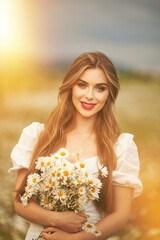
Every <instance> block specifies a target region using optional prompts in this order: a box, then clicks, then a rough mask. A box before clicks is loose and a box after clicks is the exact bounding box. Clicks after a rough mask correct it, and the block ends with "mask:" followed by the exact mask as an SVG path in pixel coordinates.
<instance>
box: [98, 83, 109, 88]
mask: <svg viewBox="0 0 160 240" xmlns="http://www.w3.org/2000/svg"><path fill="white" fill-rule="evenodd" d="M96 85H97V86H100V85H105V86H107V87H108V84H107V83H97V84H96Z"/></svg>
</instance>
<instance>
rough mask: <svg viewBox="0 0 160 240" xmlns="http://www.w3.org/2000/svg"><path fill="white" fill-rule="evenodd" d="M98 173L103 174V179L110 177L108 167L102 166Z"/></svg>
mask: <svg viewBox="0 0 160 240" xmlns="http://www.w3.org/2000/svg"><path fill="white" fill-rule="evenodd" d="M98 171H99V173H100V174H101V176H102V177H107V176H108V170H107V167H106V166H105V167H103V166H101V167H100V168H99V170H98Z"/></svg>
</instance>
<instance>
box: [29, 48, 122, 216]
mask: <svg viewBox="0 0 160 240" xmlns="http://www.w3.org/2000/svg"><path fill="white" fill-rule="evenodd" d="M97 67H98V68H101V69H102V70H103V71H104V73H105V75H106V78H107V79H108V83H109V97H108V99H107V101H106V103H105V105H104V107H103V109H101V110H100V112H98V114H97V119H96V128H95V132H96V138H97V154H98V156H99V159H100V162H101V163H102V164H103V165H105V166H107V168H108V172H109V175H108V177H107V178H106V180H103V179H102V183H103V188H102V189H103V191H101V192H100V201H99V202H98V206H99V207H100V208H101V209H102V210H103V211H105V212H109V211H110V209H111V202H112V171H113V170H114V169H115V167H116V158H115V154H114V150H113V145H114V143H115V140H116V138H117V137H118V136H119V134H120V130H119V126H118V124H117V121H116V119H115V117H114V114H113V110H112V106H113V103H114V102H115V99H116V97H117V94H118V90H119V87H120V86H119V80H118V77H117V73H116V70H115V68H114V66H113V64H112V62H111V61H110V59H109V58H108V57H106V56H105V55H104V54H103V53H100V52H86V53H83V54H82V55H80V56H79V57H78V58H77V59H75V61H74V62H73V63H72V65H71V67H70V68H69V70H68V72H67V73H66V75H65V77H64V80H63V83H62V85H61V87H60V88H59V95H58V104H57V106H56V108H55V109H54V110H53V112H52V113H51V114H50V116H49V118H48V120H47V122H46V124H45V128H44V131H43V132H42V133H41V134H40V136H39V138H38V142H37V144H36V146H35V148H34V152H33V155H32V160H31V164H30V168H29V170H28V174H30V173H31V172H34V171H35V160H36V159H37V157H39V156H48V155H50V153H53V152H56V151H57V150H58V149H59V148H60V147H64V146H65V144H66V130H67V128H68V127H69V126H70V124H71V123H72V121H73V119H74V115H75V107H74V105H73V103H72V87H73V85H74V84H75V82H76V80H77V79H78V78H79V77H80V75H81V74H82V73H83V72H84V71H85V70H86V69H88V68H97Z"/></svg>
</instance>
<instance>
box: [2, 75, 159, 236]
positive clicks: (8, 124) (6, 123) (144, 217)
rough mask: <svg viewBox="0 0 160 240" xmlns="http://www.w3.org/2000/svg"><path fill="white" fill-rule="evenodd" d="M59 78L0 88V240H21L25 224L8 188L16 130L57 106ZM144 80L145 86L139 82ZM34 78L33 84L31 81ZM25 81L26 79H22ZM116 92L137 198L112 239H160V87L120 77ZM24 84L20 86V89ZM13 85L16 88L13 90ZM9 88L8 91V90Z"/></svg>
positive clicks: (148, 78) (152, 79) (46, 77)
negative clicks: (128, 136) (137, 163)
mask: <svg viewBox="0 0 160 240" xmlns="http://www.w3.org/2000/svg"><path fill="white" fill-rule="evenodd" d="M62 77H63V73H56V74H55V73H54V74H48V73H47V74H41V75H34V77H33V76H32V78H31V75H27V80H26V78H25V80H24V81H21V78H19V79H18V83H17V82H16V80H15V78H13V77H12V83H10V81H8V82H7V84H4V83H1V93H2V94H1V97H0V107H1V111H0V116H1V118H0V133H1V138H0V175H1V181H0V190H1V198H0V240H4V239H5V240H16V239H19V240H21V239H24V236H25V231H26V227H27V226H28V225H27V223H26V222H24V221H23V219H21V218H20V217H18V216H17V215H16V214H15V212H14V208H13V194H14V184H15V182H14V181H13V179H11V178H9V176H8V174H7V171H8V168H9V167H11V161H10V152H11V150H12V148H13V146H14V145H15V144H16V143H17V141H18V139H19V136H20V134H21V131H22V129H23V128H24V127H25V126H27V125H29V124H30V123H31V122H33V121H38V122H44V121H45V119H46V118H47V117H48V115H49V113H50V112H51V110H52V109H53V107H54V106H55V104H56V101H57V92H58V86H59V85H60V82H61V80H62ZM145 77H146V81H145ZM33 78H34V81H33ZM28 79H29V80H28ZM120 79H121V91H120V93H119V97H118V100H117V103H116V110H115V114H116V116H117V118H118V120H119V122H120V125H121V129H122V131H123V132H130V133H132V134H134V135H135V137H134V140H135V142H136V144H137V146H138V150H139V156H140V160H141V171H140V179H141V180H142V182H143V185H144V190H143V194H142V195H141V196H140V197H139V198H137V199H135V200H134V201H133V207H132V213H131V217H130V221H129V223H128V225H127V227H126V228H125V229H124V230H123V231H121V232H120V233H118V234H117V235H116V236H114V237H113V239H114V240H119V239H121V240H128V239H130V240H137V239H140V240H151V239H152V240H158V239H159V237H160V228H159V222H160V219H159V216H160V193H159V187H160V179H159V172H160V158H159V155H160V150H159V142H160V125H159V122H160V107H159V106H160V94H159V93H160V83H159V82H158V81H157V78H156V79H155V77H152V76H142V75H139V74H133V73H132V74H129V73H120ZM23 83H24V84H23ZM17 84H18V86H17ZM13 86H14V87H13Z"/></svg>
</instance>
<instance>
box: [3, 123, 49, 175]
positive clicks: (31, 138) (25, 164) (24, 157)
mask: <svg viewBox="0 0 160 240" xmlns="http://www.w3.org/2000/svg"><path fill="white" fill-rule="evenodd" d="M43 130H44V124H42V123H38V122H33V123H32V124H31V125H29V126H27V127H25V128H24V129H23V131H22V134H21V136H20V139H19V141H18V143H17V144H16V146H15V147H14V148H13V150H12V152H11V160H12V165H13V167H11V168H10V169H9V170H8V173H9V174H10V175H11V176H12V177H16V176H17V172H18V170H19V169H21V168H27V169H28V168H29V165H30V161H31V157H32V153H33V149H34V146H35V144H36V143H37V140H38V137H39V135H40V133H41V132H42V131H43Z"/></svg>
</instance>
